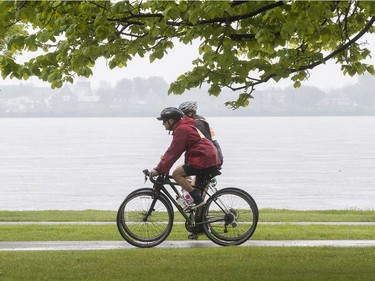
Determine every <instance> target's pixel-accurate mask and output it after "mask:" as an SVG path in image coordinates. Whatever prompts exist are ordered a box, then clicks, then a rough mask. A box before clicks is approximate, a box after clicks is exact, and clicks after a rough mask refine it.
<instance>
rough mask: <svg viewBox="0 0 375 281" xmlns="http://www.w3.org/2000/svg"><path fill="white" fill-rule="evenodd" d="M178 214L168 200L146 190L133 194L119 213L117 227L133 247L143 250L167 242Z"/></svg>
mask: <svg viewBox="0 0 375 281" xmlns="http://www.w3.org/2000/svg"><path fill="white" fill-rule="evenodd" d="M173 219H174V213H173V208H172V205H171V203H170V202H169V200H168V198H167V197H166V196H165V195H164V194H162V193H159V194H158V196H154V191H153V190H152V189H151V188H150V189H145V188H142V189H140V190H139V191H134V192H132V193H130V194H129V195H128V196H127V197H126V198H125V200H124V202H122V204H121V205H120V207H119V209H118V212H117V228H118V230H119V232H120V234H121V236H122V237H123V238H124V239H125V240H126V241H127V242H129V243H130V244H132V245H133V246H136V247H140V248H150V247H154V246H156V245H158V244H160V243H161V242H163V241H164V240H165V239H166V238H167V237H168V235H169V233H170V232H171V230H172V226H173Z"/></svg>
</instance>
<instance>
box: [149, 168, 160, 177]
mask: <svg viewBox="0 0 375 281" xmlns="http://www.w3.org/2000/svg"><path fill="white" fill-rule="evenodd" d="M149 175H150V177H152V178H153V177H156V176H158V175H159V172H158V171H156V170H155V169H152V170H151V171H150V174H149Z"/></svg>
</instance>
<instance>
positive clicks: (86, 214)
mask: <svg viewBox="0 0 375 281" xmlns="http://www.w3.org/2000/svg"><path fill="white" fill-rule="evenodd" d="M175 220H176V221H182V216H181V215H180V214H176V215H175ZM0 221H103V222H114V221H116V211H98V210H85V211H0ZM259 221H261V222H271V221H272V222H297V221H306V222H314V221H315V222H316V221H334V222H341V221H349V222H350V221H353V222H363V221H368V222H375V211H374V210H324V211H322V210H313V211H296V210H283V209H261V210H260V211H259Z"/></svg>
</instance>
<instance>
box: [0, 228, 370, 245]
mask: <svg viewBox="0 0 375 281" xmlns="http://www.w3.org/2000/svg"><path fill="white" fill-rule="evenodd" d="M0 233H1V235H0V241H61V240H63V241H90V240H96V241H98V240H122V237H121V236H120V234H119V232H118V230H117V227H116V225H66V224H65V225H0ZM187 235H188V232H187V230H186V229H185V227H184V225H174V226H173V229H172V232H171V234H170V235H169V237H168V240H187ZM199 239H200V240H203V239H207V238H205V236H200V238H199ZM251 239H252V240H357V239H362V240H374V239H375V226H352V225H324V226H322V225H292V224H285V225H262V224H259V225H258V227H257V229H256V231H255V233H254V235H253V237H252V238H251Z"/></svg>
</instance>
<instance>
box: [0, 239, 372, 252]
mask: <svg viewBox="0 0 375 281" xmlns="http://www.w3.org/2000/svg"><path fill="white" fill-rule="evenodd" d="M246 246H247V247H375V240H249V241H247V242H245V243H244V244H242V245H240V246H239V247H246ZM211 247H220V246H218V245H216V244H214V243H213V242H211V241H199V240H194V241H164V242H163V243H161V244H160V245H158V246H156V247H155V248H211ZM119 249H123V250H126V249H136V247H134V246H131V245H130V244H128V243H127V242H125V241H45V242H39V241H37V242H0V251H65V250H119Z"/></svg>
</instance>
